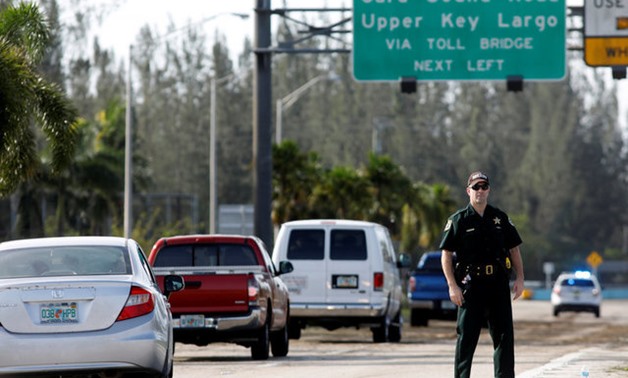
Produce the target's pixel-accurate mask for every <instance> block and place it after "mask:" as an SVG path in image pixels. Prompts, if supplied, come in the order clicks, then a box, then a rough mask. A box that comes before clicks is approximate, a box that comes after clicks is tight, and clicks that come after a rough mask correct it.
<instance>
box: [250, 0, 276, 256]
mask: <svg viewBox="0 0 628 378" xmlns="http://www.w3.org/2000/svg"><path fill="white" fill-rule="evenodd" d="M270 16H271V8H270V0H256V5H255V68H256V69H255V72H254V81H253V82H254V87H253V94H254V98H253V159H254V160H255V162H254V163H255V164H254V169H255V177H254V178H253V182H254V188H255V189H254V193H253V201H254V222H253V228H254V232H255V235H256V236H257V237H259V238H260V239H262V241H264V243H266V245H267V246H268V247H269V248H271V247H272V245H273V241H274V235H273V224H272V221H271V211H272V209H271V205H272V200H273V197H272V169H273V167H272V150H271V123H272V115H271V109H272V83H271V73H272V70H271V66H272V53H271V52H270V51H269V47H270V44H271V30H270V27H271V23H270Z"/></svg>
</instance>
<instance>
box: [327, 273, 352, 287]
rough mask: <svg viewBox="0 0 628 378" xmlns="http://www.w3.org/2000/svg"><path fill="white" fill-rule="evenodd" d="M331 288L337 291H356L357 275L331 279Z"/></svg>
mask: <svg viewBox="0 0 628 378" xmlns="http://www.w3.org/2000/svg"><path fill="white" fill-rule="evenodd" d="M332 282H333V287H334V288H338V289H357V287H358V276H357V275H344V276H340V275H338V276H333V277H332Z"/></svg>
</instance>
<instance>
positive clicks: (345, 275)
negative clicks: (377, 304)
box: [326, 227, 373, 304]
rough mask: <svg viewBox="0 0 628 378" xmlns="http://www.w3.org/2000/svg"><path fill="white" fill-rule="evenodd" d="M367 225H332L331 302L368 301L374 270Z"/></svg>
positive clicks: (328, 266)
mask: <svg viewBox="0 0 628 378" xmlns="http://www.w3.org/2000/svg"><path fill="white" fill-rule="evenodd" d="M367 244H368V243H367V235H366V233H365V232H364V230H363V229H356V228H341V227H332V228H331V229H330V232H329V258H328V259H327V269H326V270H327V277H326V281H327V285H328V288H329V290H327V291H326V292H327V298H326V303H328V304H368V303H370V296H371V293H372V292H373V270H372V267H371V265H372V264H370V263H369V261H368V257H369V256H368V253H369V251H368V248H367Z"/></svg>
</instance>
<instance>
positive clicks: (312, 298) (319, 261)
mask: <svg viewBox="0 0 628 378" xmlns="http://www.w3.org/2000/svg"><path fill="white" fill-rule="evenodd" d="M407 257H408V256H407V255H403V256H402V258H401V259H400V261H399V262H398V261H397V256H396V254H395V250H394V247H393V244H392V241H391V240H390V235H389V233H388V229H386V228H385V227H383V226H381V225H379V224H376V223H371V222H364V221H352V220H334V219H319V220H302V221H292V222H287V223H284V224H283V225H282V226H281V229H280V230H279V233H278V235H277V239H276V241H275V246H274V249H273V260H274V261H275V263H277V262H279V261H284V260H288V261H290V262H291V263H292V265H293V266H294V271H293V272H292V273H288V274H285V275H283V276H282V278H283V280H284V282H285V283H286V285H287V286H288V290H289V292H290V326H289V334H290V337H291V338H293V339H298V338H299V337H300V336H301V329H303V328H305V327H306V326H307V325H316V326H321V327H324V328H326V329H328V330H330V331H331V330H335V329H337V328H340V327H360V326H369V327H371V330H372V332H373V341H374V342H385V341H393V342H397V341H400V340H401V328H402V317H401V301H402V296H403V294H402V288H401V278H400V273H399V268H400V267H402V266H408V265H409V259H406V258H407Z"/></svg>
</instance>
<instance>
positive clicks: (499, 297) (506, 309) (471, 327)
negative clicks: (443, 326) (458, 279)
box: [454, 275, 515, 378]
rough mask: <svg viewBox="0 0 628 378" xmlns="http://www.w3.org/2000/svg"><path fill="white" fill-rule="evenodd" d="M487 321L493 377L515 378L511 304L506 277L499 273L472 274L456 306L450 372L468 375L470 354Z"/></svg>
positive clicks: (471, 355)
mask: <svg viewBox="0 0 628 378" xmlns="http://www.w3.org/2000/svg"><path fill="white" fill-rule="evenodd" d="M487 322H488V327H489V332H490V335H491V338H492V340H493V364H494V369H495V377H496V378H514V377H515V349H514V332H513V325H512V304H511V294H510V286H509V283H508V279H507V278H506V277H504V276H503V275H496V276H494V277H474V278H473V279H472V281H471V285H470V287H469V288H468V289H467V290H466V292H465V300H464V303H463V304H462V306H461V307H459V308H458V321H457V326H456V332H457V334H458V339H457V342H456V355H455V366H454V375H455V377H456V378H469V377H470V376H471V365H472V362H473V354H474V353H475V349H476V347H477V344H478V340H479V338H480V332H481V330H482V327H483V326H484V325H485V324H486V323H487Z"/></svg>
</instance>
